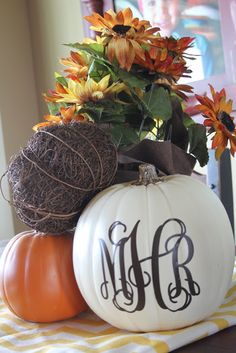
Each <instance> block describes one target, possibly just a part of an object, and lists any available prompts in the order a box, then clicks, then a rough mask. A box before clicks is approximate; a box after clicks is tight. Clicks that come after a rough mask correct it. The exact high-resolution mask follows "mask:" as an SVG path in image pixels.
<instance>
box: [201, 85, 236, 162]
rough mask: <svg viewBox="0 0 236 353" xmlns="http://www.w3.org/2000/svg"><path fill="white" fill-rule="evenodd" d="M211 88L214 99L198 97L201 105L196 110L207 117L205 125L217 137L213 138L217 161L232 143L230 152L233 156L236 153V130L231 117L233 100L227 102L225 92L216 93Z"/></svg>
mask: <svg viewBox="0 0 236 353" xmlns="http://www.w3.org/2000/svg"><path fill="white" fill-rule="evenodd" d="M209 86H210V90H211V95H212V98H213V99H210V98H208V97H207V96H199V95H196V98H197V100H198V101H199V102H200V104H198V105H196V108H197V109H198V110H199V111H200V112H201V113H202V115H203V116H204V117H205V120H204V125H205V126H207V127H209V128H211V129H212V130H213V131H214V132H215V135H214V136H213V138H212V148H214V149H215V150H216V153H215V155H216V159H219V158H220V156H221V154H222V152H223V151H224V150H225V148H226V147H227V145H228V142H229V143H230V152H231V154H232V156H234V153H235V151H236V128H235V124H234V121H233V119H234V118H233V117H232V116H230V114H231V112H232V100H231V99H229V100H228V101H227V100H226V93H225V90H224V89H222V90H221V91H220V92H216V91H215V90H214V88H213V87H212V86H211V85H209Z"/></svg>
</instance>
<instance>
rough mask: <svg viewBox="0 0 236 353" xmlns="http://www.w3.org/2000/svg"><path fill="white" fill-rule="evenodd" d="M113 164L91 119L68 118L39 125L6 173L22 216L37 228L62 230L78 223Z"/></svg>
mask: <svg viewBox="0 0 236 353" xmlns="http://www.w3.org/2000/svg"><path fill="white" fill-rule="evenodd" d="M116 169H117V151H116V148H115V146H114V144H113V143H112V141H111V140H110V138H109V136H108V135H107V134H105V133H104V132H103V131H102V130H101V129H100V128H98V127H97V126H96V125H95V124H92V123H78V122H71V123H67V124H63V125H51V126H48V127H45V128H42V129H40V130H38V131H37V132H36V133H35V134H34V135H33V136H32V137H31V138H30V140H29V141H28V144H27V145H26V147H25V148H23V149H22V150H21V151H20V152H19V153H18V154H17V155H16V156H15V157H14V158H13V160H12V161H11V163H10V165H9V167H8V171H7V177H8V181H9V184H10V187H11V190H12V198H13V205H14V207H15V210H16V213H17V215H18V217H19V218H20V220H21V221H22V222H24V223H25V224H27V225H28V226H29V227H31V228H33V229H36V230H38V231H41V232H45V233H47V232H50V233H61V232H64V231H65V230H70V229H72V228H73V227H74V226H75V225H76V223H77V220H78V218H79V215H80V213H81V212H82V210H83V208H84V207H85V205H86V204H87V203H88V201H89V200H90V199H91V198H92V197H93V196H94V195H95V194H96V193H97V192H98V191H100V190H102V189H104V188H106V187H107V186H109V185H110V184H111V182H112V180H113V178H114V175H115V173H116Z"/></svg>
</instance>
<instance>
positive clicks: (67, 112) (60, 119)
mask: <svg viewBox="0 0 236 353" xmlns="http://www.w3.org/2000/svg"><path fill="white" fill-rule="evenodd" d="M75 108H76V107H75V105H72V106H70V107H67V108H66V107H61V108H60V115H45V116H44V120H46V121H45V122H42V123H39V124H37V125H34V126H33V130H34V131H38V130H39V129H41V128H43V127H46V126H51V125H55V124H56V125H58V124H66V123H69V122H71V121H73V120H75V121H79V122H87V121H88V120H89V119H88V118H87V116H85V115H84V114H76V113H75Z"/></svg>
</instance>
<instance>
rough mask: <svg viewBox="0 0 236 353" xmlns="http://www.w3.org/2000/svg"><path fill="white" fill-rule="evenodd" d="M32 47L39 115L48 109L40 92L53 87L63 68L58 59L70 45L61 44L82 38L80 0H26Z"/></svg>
mask: <svg viewBox="0 0 236 353" xmlns="http://www.w3.org/2000/svg"><path fill="white" fill-rule="evenodd" d="M27 3H28V9H29V20H30V29H31V38H32V49H33V58H34V66H35V77H36V86H37V96H38V104H39V111H40V116H43V115H44V114H45V113H46V112H47V107H46V104H45V102H44V101H43V99H42V98H41V96H42V93H43V92H46V91H47V90H48V89H50V88H51V89H52V88H54V82H55V81H54V72H55V71H58V72H59V71H62V70H63V66H62V65H60V64H59V62H58V59H59V58H63V57H67V56H68V55H69V53H70V50H71V48H69V47H67V46H65V45H63V44H68V43H74V42H79V41H82V40H83V38H84V32H83V26H82V16H81V7H80V1H79V0H66V1H65V0H28V2H27Z"/></svg>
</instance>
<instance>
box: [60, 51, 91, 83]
mask: <svg viewBox="0 0 236 353" xmlns="http://www.w3.org/2000/svg"><path fill="white" fill-rule="evenodd" d="M60 63H61V64H62V65H64V66H67V67H68V69H65V70H64V71H65V72H67V73H68V75H67V76H66V77H69V78H71V79H72V80H78V79H80V78H86V77H87V76H88V65H89V60H88V57H87V56H86V54H85V53H78V52H74V51H71V52H70V57H69V58H66V59H60Z"/></svg>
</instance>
